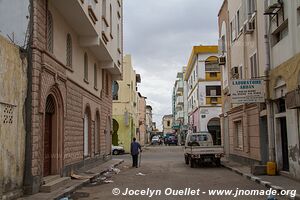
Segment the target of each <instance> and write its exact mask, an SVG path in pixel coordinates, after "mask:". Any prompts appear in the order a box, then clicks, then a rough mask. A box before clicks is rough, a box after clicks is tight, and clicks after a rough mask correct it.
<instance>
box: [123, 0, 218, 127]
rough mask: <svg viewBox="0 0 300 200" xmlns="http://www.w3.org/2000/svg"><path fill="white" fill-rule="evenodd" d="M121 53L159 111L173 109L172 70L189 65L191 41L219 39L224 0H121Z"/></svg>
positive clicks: (158, 118)
mask: <svg viewBox="0 0 300 200" xmlns="http://www.w3.org/2000/svg"><path fill="white" fill-rule="evenodd" d="M123 2H124V51H125V52H124V53H125V54H131V55H132V61H133V67H134V69H135V70H136V71H137V73H139V74H141V79H142V82H141V84H139V91H140V92H141V94H142V95H143V96H146V97H147V104H149V105H151V106H152V108H153V118H154V121H155V122H156V124H157V126H158V128H159V129H160V130H161V129H162V127H161V121H162V116H163V115H166V114H171V113H172V89H173V86H174V82H175V80H176V74H177V72H178V71H180V70H181V68H182V67H183V66H186V65H187V62H188V59H189V56H190V53H191V50H192V47H193V46H195V45H200V44H203V45H206V44H216V45H217V44H218V24H217V22H218V18H217V15H218V11H219V9H220V7H221V4H222V2H223V1H222V0H124V1H123Z"/></svg>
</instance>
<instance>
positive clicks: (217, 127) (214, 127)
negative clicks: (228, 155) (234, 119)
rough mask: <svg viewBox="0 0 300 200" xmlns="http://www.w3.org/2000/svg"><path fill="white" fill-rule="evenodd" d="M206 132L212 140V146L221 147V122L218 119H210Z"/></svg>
mask: <svg viewBox="0 0 300 200" xmlns="http://www.w3.org/2000/svg"><path fill="white" fill-rule="evenodd" d="M207 130H208V132H209V133H210V134H211V136H212V138H213V142H214V145H221V143H222V142H221V141H222V139H221V122H220V118H218V117H214V118H211V119H210V120H209V121H208V123H207Z"/></svg>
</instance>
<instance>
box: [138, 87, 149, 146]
mask: <svg viewBox="0 0 300 200" xmlns="http://www.w3.org/2000/svg"><path fill="white" fill-rule="evenodd" d="M146 99H147V97H144V96H142V95H141V93H140V92H138V113H137V114H138V128H139V129H138V132H137V135H136V137H137V140H138V141H139V142H140V144H141V145H142V146H144V145H145V144H146V142H147V132H146V130H147V129H146Z"/></svg>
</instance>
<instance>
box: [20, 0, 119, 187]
mask: <svg viewBox="0 0 300 200" xmlns="http://www.w3.org/2000/svg"><path fill="white" fill-rule="evenodd" d="M32 2H33V4H32V9H33V12H32V22H33V32H32V45H31V67H32V69H31V72H32V74H31V75H30V79H31V85H30V86H31V88H30V90H29V92H30V95H31V101H30V103H29V104H30V107H28V108H27V114H28V115H29V121H28V124H30V126H29V127H28V130H27V131H28V134H29V139H28V140H27V144H26V145H27V151H26V168H27V170H26V176H25V184H24V185H25V192H26V193H36V192H38V191H39V188H40V185H41V184H42V179H43V177H45V176H47V175H55V174H59V175H61V176H69V175H70V174H71V173H72V172H73V171H74V170H76V169H78V168H80V167H83V166H85V165H87V164H90V163H94V162H98V161H99V162H101V161H104V160H106V159H107V158H108V157H109V156H110V154H111V134H112V132H111V126H112V122H111V120H112V118H111V115H112V92H111V87H112V81H113V79H115V78H116V77H120V74H118V71H117V70H115V69H111V68H109V67H107V66H113V65H115V64H114V63H113V62H114V60H113V61H111V62H108V61H107V60H109V59H111V58H107V60H106V61H105V63H103V62H102V61H101V59H103V58H98V57H97V56H91V57H90V59H91V60H92V59H93V60H98V61H97V62H96V61H95V63H99V65H100V67H97V66H96V64H95V65H94V66H93V67H94V68H92V67H90V68H88V69H87V70H88V73H89V74H91V75H94V87H91V85H92V84H91V83H90V80H92V79H91V78H90V79H89V80H86V79H84V81H79V80H78V79H76V78H74V77H83V72H81V71H77V69H78V67H77V66H81V63H78V62H77V61H78V58H77V57H76V58H73V57H74V56H73V57H71V59H72V60H73V66H72V67H71V66H68V65H67V64H66V63H65V61H63V60H62V59H61V55H60V53H59V51H60V50H61V49H65V48H66V47H65V48H63V46H61V47H60V48H59V47H58V45H63V44H60V43H59V41H58V40H59V39H60V37H61V35H63V33H62V32H59V31H60V29H59V28H58V26H59V24H60V23H63V16H61V15H59V14H58V12H57V11H56V10H55V9H56V7H55V6H53V5H52V3H54V2H51V3H50V2H49V1H46V0H34V1H32ZM47 2H48V3H47ZM74 3H79V2H74ZM116 5H117V4H116ZM57 6H59V5H57ZM82 7H83V9H84V8H85V4H84V3H83V4H82ZM49 11H51V13H52V16H53V22H52V23H53V24H54V25H53V26H54V29H55V32H54V35H53V40H54V41H55V42H54V45H56V46H55V48H54V50H53V51H51V50H49V49H48V46H49V34H48V35H47V33H48V32H47V31H48V26H49V18H48V13H49ZM69 12H72V11H69ZM74 12H75V11H74ZM86 17H87V19H88V20H90V19H89V18H88V17H89V15H86ZM64 27H65V28H68V24H65V25H64ZM69 29H70V30H71V28H69ZM73 36H74V37H73V40H72V41H73V42H74V43H72V44H71V45H72V47H73V49H71V51H72V53H74V52H75V53H78V52H81V50H84V51H85V52H88V53H90V50H89V49H88V47H85V48H84V47H81V46H80V44H77V43H76V42H77V38H76V37H75V34H74V35H73ZM111 40H112V39H111ZM108 42H110V41H108ZM108 42H107V43H108ZM109 44H110V43H109ZM52 45H53V44H52ZM107 45H108V44H107ZM109 48H112V46H110V47H109ZM109 48H108V49H109ZM108 51H110V49H109V50H108ZM115 51H117V50H116V49H115ZM119 52H121V49H120V50H119ZM90 55H92V53H90ZM81 57H83V55H82V56H81ZM112 57H114V56H112ZM88 62H90V60H88ZM115 66H117V64H116V65H115ZM93 69H94V70H96V71H93ZM90 71H91V72H90ZM95 73H96V74H95ZM96 79H98V81H97V82H98V83H97V82H96ZM82 80H83V78H82ZM99 86H100V87H99ZM91 88H92V89H91ZM49 124H50V125H49ZM48 126H49V127H50V128H49V127H48ZM48 132H50V136H49V137H50V139H48V138H47V137H48V136H47V135H48V134H49V133H48ZM48 140H49V141H48ZM49 143H50V147H48V145H49ZM47 147H48V148H49V149H48V150H49V152H48V153H49V154H48V153H47V152H46V151H48V150H47ZM49 155H50V158H49ZM47 156H48V157H47ZM47 162H50V164H49V166H47ZM45 166H47V167H45ZM48 168H49V169H48Z"/></svg>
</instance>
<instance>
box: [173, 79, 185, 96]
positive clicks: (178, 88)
mask: <svg viewBox="0 0 300 200" xmlns="http://www.w3.org/2000/svg"><path fill="white" fill-rule="evenodd" d="M175 92H176V94H182V92H183V81H180V80H178V81H177V84H176V87H175Z"/></svg>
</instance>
